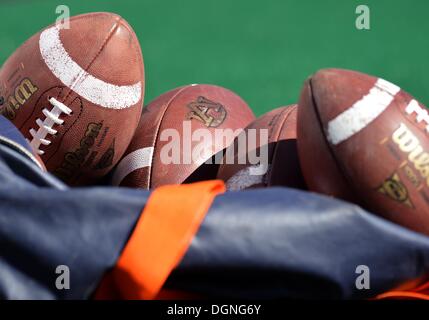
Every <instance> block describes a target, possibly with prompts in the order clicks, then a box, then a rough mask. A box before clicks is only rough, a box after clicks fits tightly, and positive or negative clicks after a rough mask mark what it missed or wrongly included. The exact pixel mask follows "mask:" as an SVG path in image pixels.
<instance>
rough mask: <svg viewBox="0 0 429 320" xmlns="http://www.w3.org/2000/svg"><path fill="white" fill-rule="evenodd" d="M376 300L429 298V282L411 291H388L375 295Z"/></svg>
mask: <svg viewBox="0 0 429 320" xmlns="http://www.w3.org/2000/svg"><path fill="white" fill-rule="evenodd" d="M375 299H376V300H384V299H416V300H429V282H426V283H425V284H423V285H421V286H419V287H417V288H415V289H413V290H410V291H405V290H404V291H401V290H396V291H388V292H385V293H382V294H379V295H378V296H377V297H375Z"/></svg>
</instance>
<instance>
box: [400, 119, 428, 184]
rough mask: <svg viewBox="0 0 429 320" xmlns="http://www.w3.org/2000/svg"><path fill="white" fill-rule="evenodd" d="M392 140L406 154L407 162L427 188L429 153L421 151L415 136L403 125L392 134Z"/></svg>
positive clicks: (421, 148)
mask: <svg viewBox="0 0 429 320" xmlns="http://www.w3.org/2000/svg"><path fill="white" fill-rule="evenodd" d="M392 140H393V142H394V143H395V144H396V145H397V146H398V147H399V150H401V151H402V152H404V153H406V154H407V157H408V160H409V161H410V162H411V163H412V164H413V165H414V168H415V169H416V170H417V171H418V172H419V173H420V175H421V177H422V178H423V179H424V180H426V185H427V186H429V153H428V152H427V151H426V150H424V149H423V147H422V145H421V143H420V141H419V139H418V138H417V137H416V136H415V134H414V133H413V132H412V131H411V130H410V129H409V128H408V127H407V126H406V125H405V124H404V123H401V124H400V126H399V128H398V129H397V130H395V132H394V133H393V135H392Z"/></svg>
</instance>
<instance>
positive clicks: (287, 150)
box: [218, 105, 305, 191]
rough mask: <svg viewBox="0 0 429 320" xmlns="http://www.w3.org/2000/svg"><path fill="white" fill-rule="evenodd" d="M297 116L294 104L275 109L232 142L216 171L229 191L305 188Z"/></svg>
mask: <svg viewBox="0 0 429 320" xmlns="http://www.w3.org/2000/svg"><path fill="white" fill-rule="evenodd" d="M297 114H298V107H297V105H291V106H286V107H280V108H277V109H274V110H272V111H270V112H268V113H266V114H264V115H262V116H261V117H259V118H258V119H256V120H255V121H253V122H252V123H250V124H249V125H248V126H247V127H246V128H245V130H244V131H243V132H242V133H241V134H240V136H238V137H237V138H236V139H235V140H234V143H233V144H232V145H231V146H230V147H229V148H228V149H227V151H226V153H225V156H224V159H223V163H222V164H221V165H220V167H219V171H218V178H219V179H222V180H224V181H225V182H226V186H227V189H228V190H231V191H236V190H243V189H248V188H260V187H270V186H287V187H293V188H299V189H304V188H305V184H304V178H303V176H302V173H301V168H300V164H299V160H298V150H297V141H296V140H297V133H296V125H297ZM228 153H230V155H231V157H230V158H228V155H229V154H228ZM252 158H254V160H253V159H252Z"/></svg>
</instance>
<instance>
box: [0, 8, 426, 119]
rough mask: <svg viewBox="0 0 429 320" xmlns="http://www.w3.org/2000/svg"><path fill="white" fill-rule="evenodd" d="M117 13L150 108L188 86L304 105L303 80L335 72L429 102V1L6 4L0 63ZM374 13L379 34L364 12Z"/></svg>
mask: <svg viewBox="0 0 429 320" xmlns="http://www.w3.org/2000/svg"><path fill="white" fill-rule="evenodd" d="M59 4H66V5H68V6H69V7H70V10H71V14H72V15H76V14H80V13H85V12H90V11H111V12H115V13H118V14H120V15H122V16H123V17H124V18H125V19H126V20H128V21H129V22H130V24H131V25H132V26H133V27H134V29H135V31H136V33H137V35H138V37H139V38H140V41H141V46H142V49H143V55H144V59H145V66H146V75H147V76H146V99H145V101H146V103H147V102H149V101H150V100H151V99H153V98H154V97H156V96H157V95H159V94H161V93H163V92H165V91H167V90H169V89H172V88H174V87H177V86H180V85H183V84H188V83H213V84H218V85H222V86H225V87H228V88H230V89H232V90H234V91H235V92H237V93H238V94H240V95H241V96H242V97H243V98H244V99H245V100H246V101H247V102H248V103H249V105H250V106H251V107H252V108H253V110H254V111H255V113H256V114H258V115H260V114H262V113H263V112H265V111H267V110H270V109H272V108H274V107H278V106H280V105H286V104H290V103H293V102H295V101H297V99H298V96H299V91H300V87H301V85H302V82H303V80H304V79H305V78H306V77H307V76H308V75H310V74H311V73H313V72H314V71H316V70H318V69H320V68H325V67H342V68H350V69H356V70H360V71H363V72H367V73H371V74H375V75H378V76H381V77H384V78H386V79H388V80H390V81H392V82H395V83H397V84H399V85H400V86H401V87H403V88H404V89H405V90H407V91H409V92H410V93H412V94H413V95H414V96H416V97H417V98H418V99H420V100H421V101H422V102H423V103H425V104H427V105H428V104H429V90H428V89H429V80H428V79H427V75H428V71H429V54H428V53H429V37H428V35H427V32H428V31H429V19H427V14H428V12H429V1H427V0H412V1H405V0H367V1H365V2H362V1H355V0H324V1H319V0H279V1H273V0H271V1H270V0H268V1H249V0H247V1H245V0H234V1H232V0H216V1H211V0H186V1H183V0H168V1H167V0H143V1H138V0H120V1H118V0H109V1H106V0H91V1H83V0H79V1H78V0H73V1H62V2H59V1H58V0H46V1H43V0H39V1H34V0H21V1H12V0H6V1H5V0H3V1H1V2H0V12H1V21H2V28H1V29H0V48H1V49H0V63H3V62H4V61H5V60H6V59H7V57H8V56H9V55H10V54H11V53H12V52H13V51H14V50H15V49H16V48H17V47H18V46H19V45H20V44H21V43H22V42H23V41H24V40H25V39H27V38H28V37H29V36H31V35H32V34H33V33H35V32H37V31H38V30H40V29H41V28H43V27H44V26H46V25H48V24H51V23H53V22H54V21H55V19H56V14H55V8H56V6H57V5H59ZM359 4H367V5H369V7H370V9H371V30H369V31H359V30H357V29H356V28H355V19H356V14H355V8H356V6H357V5H359Z"/></svg>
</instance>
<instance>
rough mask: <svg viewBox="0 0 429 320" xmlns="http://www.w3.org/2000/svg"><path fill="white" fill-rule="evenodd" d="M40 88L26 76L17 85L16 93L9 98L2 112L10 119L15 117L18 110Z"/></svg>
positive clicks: (0, 112)
mask: <svg viewBox="0 0 429 320" xmlns="http://www.w3.org/2000/svg"><path fill="white" fill-rule="evenodd" d="M38 89H39V88H37V86H36V85H34V84H33V83H32V82H31V80H30V79H28V78H25V79H24V80H22V81H21V82H20V84H18V85H17V86H16V88H15V90H14V94H12V95H10V96H9V97H8V98H7V103H6V104H5V105H4V106H3V108H2V109H1V110H0V114H2V115H3V116H5V117H6V118H8V119H9V120H13V119H15V117H16V110H18V109H19V108H20V107H22V106H23V105H24V104H25V103H26V102H27V101H28V100H29V99H30V98H31V96H32V95H33V94H34V93H35V92H36V91H37V90H38Z"/></svg>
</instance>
